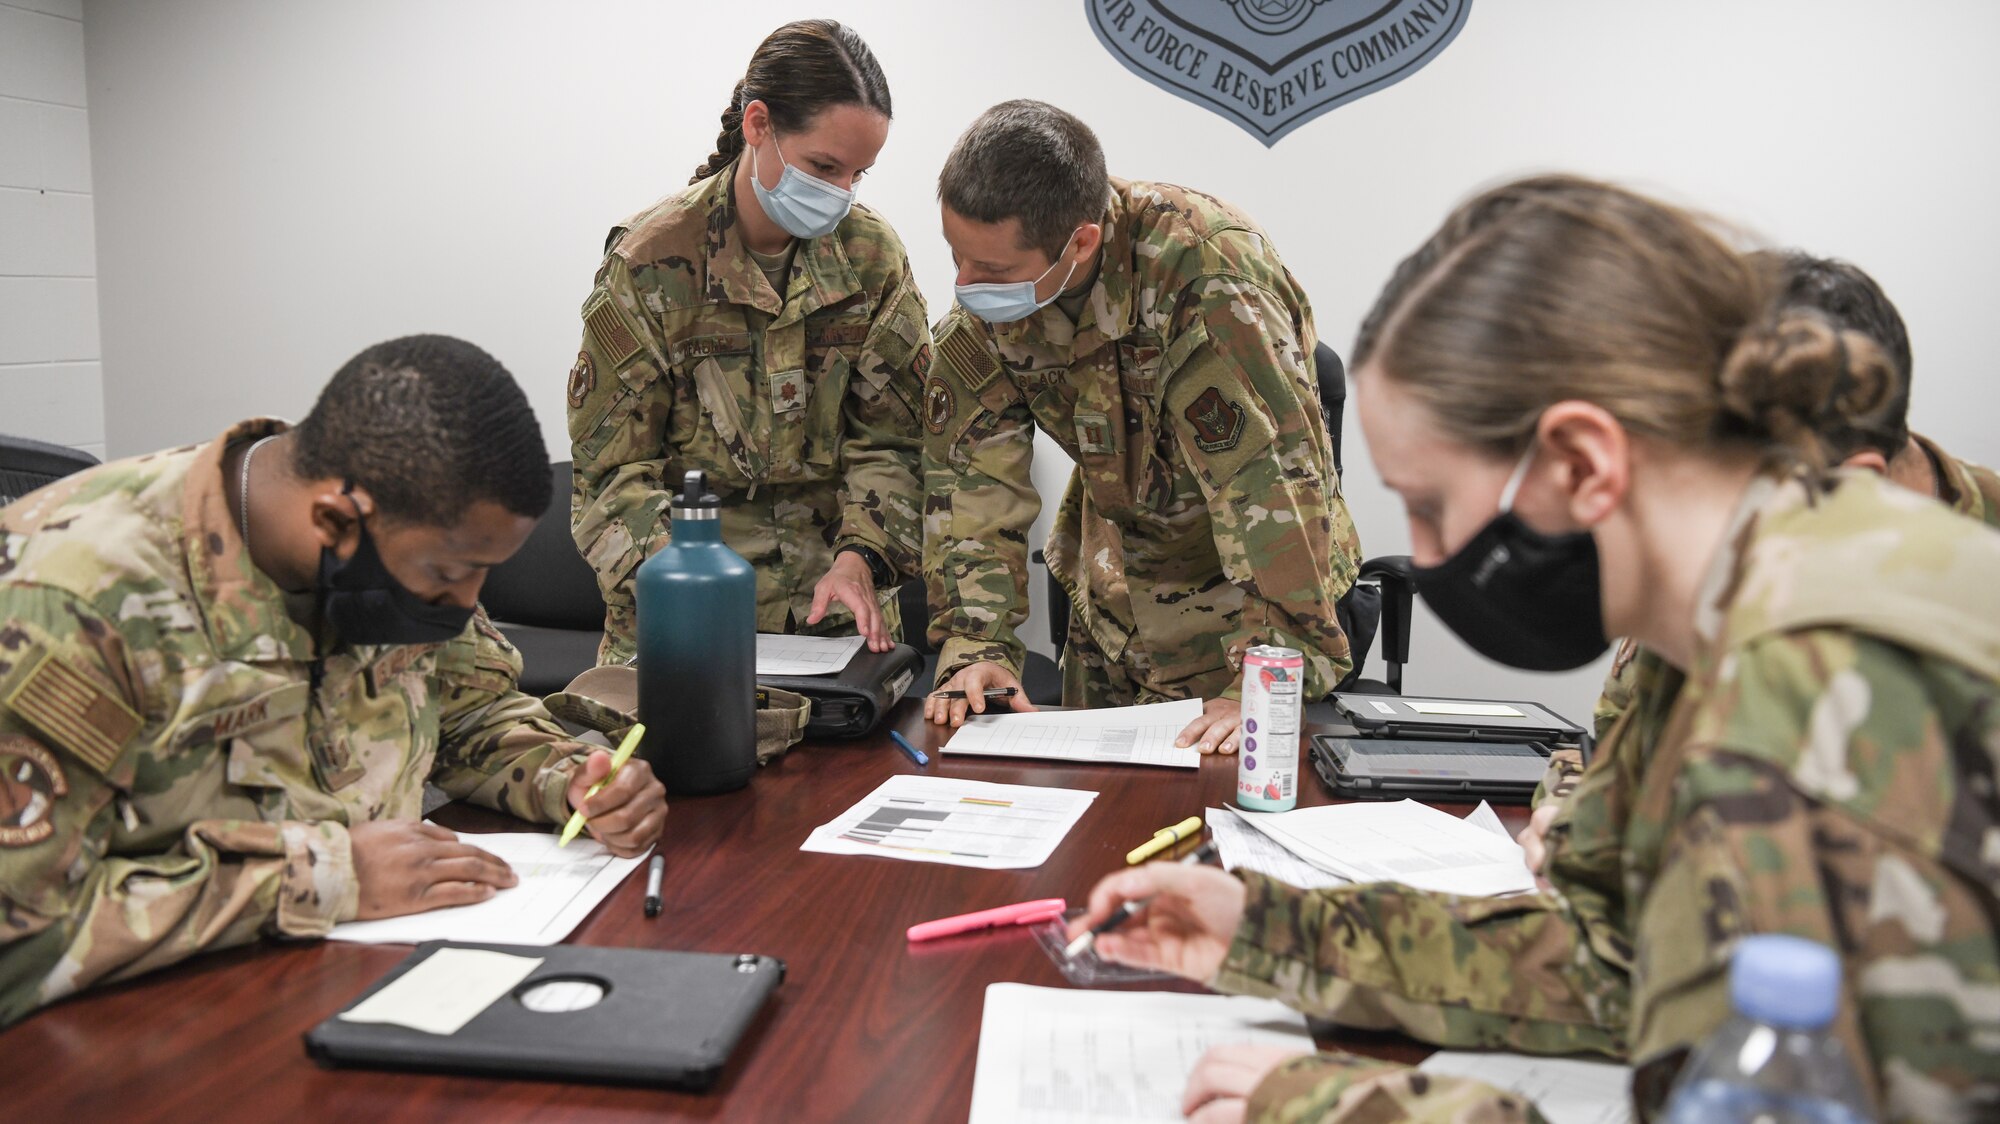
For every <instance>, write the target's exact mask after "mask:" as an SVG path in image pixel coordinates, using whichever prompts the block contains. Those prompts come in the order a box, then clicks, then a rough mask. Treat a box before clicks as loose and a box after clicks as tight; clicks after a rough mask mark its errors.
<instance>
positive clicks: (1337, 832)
mask: <svg viewBox="0 0 2000 1124" xmlns="http://www.w3.org/2000/svg"><path fill="white" fill-rule="evenodd" d="M1242 816H1243V819H1244V820H1246V821H1247V822H1249V823H1250V825H1251V826H1253V827H1255V828H1256V829H1257V830H1259V831H1261V832H1263V833H1264V834H1265V835H1267V836H1269V837H1270V838H1271V839H1273V840H1275V841H1276V842H1278V843H1279V844H1281V845H1283V847H1284V848H1285V850H1287V851H1290V852H1291V853H1292V854H1294V855H1297V856H1298V857H1299V858H1302V859H1304V860H1306V861H1307V862H1309V863H1311V864H1312V865H1313V866H1315V867H1317V868H1319V869H1320V870H1322V871H1325V872H1327V873H1328V874H1337V875H1339V876H1340V877H1342V878H1345V879H1347V880H1349V881H1351V882H1400V883H1402V884H1404V885H1406V886H1411V887H1414V888H1416V889H1419V890H1430V891H1433V892H1435V893H1440V894H1466V895H1471V896H1480V897H1484V896H1492V895H1497V894H1518V893H1525V892H1528V891H1532V890H1533V889H1534V888H1535V876H1534V875H1533V874H1531V873H1529V871H1528V865H1527V861H1526V860H1525V859H1524V858H1523V857H1522V854H1521V848H1520V847H1519V846H1517V845H1516V844H1515V843H1514V842H1513V841H1512V840H1510V839H1508V838H1506V836H1505V835H1504V829H1503V834H1497V835H1496V834H1495V833H1494V832H1493V831H1492V830H1490V829H1488V828H1482V827H1480V826H1478V825H1476V824H1471V823H1467V822H1466V821H1465V820H1461V819H1458V818H1456V817H1454V816H1452V815H1449V814H1448V813H1445V812H1440V811H1438V810H1437V809H1436V808H1432V807H1429V806H1427V805H1424V804H1419V803H1418V802H1416V801H1415V800H1399V801H1396V802H1394V803H1386V804H1335V805H1330V806H1328V807H1323V808H1301V809H1299V810H1297V811H1294V812H1274V813H1261V814H1260V813H1255V812H1250V813H1243V814H1242Z"/></svg>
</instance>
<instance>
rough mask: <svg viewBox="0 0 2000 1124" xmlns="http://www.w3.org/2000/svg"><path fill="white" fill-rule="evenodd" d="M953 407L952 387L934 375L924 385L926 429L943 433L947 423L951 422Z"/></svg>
mask: <svg viewBox="0 0 2000 1124" xmlns="http://www.w3.org/2000/svg"><path fill="white" fill-rule="evenodd" d="M951 406H952V402H951V387H950V386H948V385H946V384H945V381H944V380H943V379H941V378H939V377H937V376H936V375H932V376H931V378H930V381H929V382H927V383H925V384H924V428H925V429H928V430H930V431H931V432H932V433H943V432H944V427H945V425H946V423H948V422H950V421H951Z"/></svg>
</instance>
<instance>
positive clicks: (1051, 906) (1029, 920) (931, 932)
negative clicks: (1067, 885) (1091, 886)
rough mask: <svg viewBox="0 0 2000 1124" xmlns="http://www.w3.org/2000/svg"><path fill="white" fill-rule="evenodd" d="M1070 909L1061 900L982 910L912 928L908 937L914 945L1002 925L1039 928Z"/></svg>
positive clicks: (1055, 899) (1050, 899)
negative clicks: (919, 942)
mask: <svg viewBox="0 0 2000 1124" xmlns="http://www.w3.org/2000/svg"><path fill="white" fill-rule="evenodd" d="M1068 908H1069V903H1068V902H1066V901H1064V900H1063V899H1061V898H1043V899H1041V900H1040V901H1032V902H1022V903H1020V904H1019V905H1003V906H999V907H997V908H994V909H982V910H980V911H979V912H978V913H961V914H959V915H958V916H957V917H942V918H939V919H938V920H936V921H926V922H924V923H923V924H921V925H912V926H910V930H909V932H908V933H907V934H906V935H907V936H908V937H909V938H910V939H911V940H913V941H928V940H934V939H936V938H938V937H949V936H954V935H956V934H958V933H970V932H972V931H973V930H975V929H993V928H998V927H999V926H1002V925H1036V924H1039V923H1041V922H1043V921H1058V920H1061V918H1062V915H1063V911H1064V910H1066V909H1068Z"/></svg>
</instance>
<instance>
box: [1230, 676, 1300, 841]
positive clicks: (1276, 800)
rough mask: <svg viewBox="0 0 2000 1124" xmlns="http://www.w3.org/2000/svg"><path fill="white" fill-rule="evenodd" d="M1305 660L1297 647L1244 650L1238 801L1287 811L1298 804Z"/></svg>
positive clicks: (1254, 808)
mask: <svg viewBox="0 0 2000 1124" xmlns="http://www.w3.org/2000/svg"><path fill="white" fill-rule="evenodd" d="M1305 677H1306V661H1305V657H1304V656H1303V655H1302V654H1300V652H1299V650H1298V649H1297V648H1279V647H1276V646H1274V645H1270V644H1258V645H1256V646H1254V647H1252V648H1250V649H1249V650H1247V651H1245V652H1244V653H1243V734H1242V748H1241V749H1240V750H1238V752H1237V758H1236V803H1237V804H1239V805H1241V806H1243V807H1245V808H1248V809H1250V810H1252V811H1256V812H1287V811H1290V810H1291V809H1292V808H1293V807H1295V806H1297V804H1298V802H1299V724H1300V722H1301V720H1302V718H1303V711H1304V707H1305Z"/></svg>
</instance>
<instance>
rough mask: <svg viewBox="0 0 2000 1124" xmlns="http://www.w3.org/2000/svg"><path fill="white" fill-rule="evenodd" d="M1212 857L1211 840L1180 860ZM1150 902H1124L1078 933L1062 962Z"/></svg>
mask: <svg viewBox="0 0 2000 1124" xmlns="http://www.w3.org/2000/svg"><path fill="white" fill-rule="evenodd" d="M1214 857H1215V840H1213V839H1211V840H1209V841H1208V842H1206V843H1203V844H1202V845H1201V846H1200V847H1199V848H1196V850H1195V852H1194V853H1193V854H1191V855H1189V856H1188V857H1187V858H1184V859H1182V860H1181V865H1182V866H1196V865H1199V864H1201V863H1205V862H1207V861H1208V860H1210V859H1212V858H1214ZM1152 900H1153V895H1151V894H1148V895H1146V896H1145V897H1143V898H1135V899H1133V900H1132V901H1129V902H1126V903H1125V904H1124V905H1121V906H1119V907H1118V908H1117V909H1116V910H1113V911H1112V914H1111V916H1109V917H1107V918H1105V919H1104V920H1102V921H1099V922H1098V923H1097V924H1095V925H1093V926H1091V928H1090V931H1089V932H1086V933H1078V934H1077V937H1076V939H1075V940H1073V941H1071V942H1069V947H1068V948H1065V949H1063V959H1064V960H1074V959H1076V958H1077V957H1078V956H1080V955H1082V954H1083V953H1084V952H1085V951H1087V950H1088V949H1089V948H1090V946H1091V945H1093V944H1095V943H1097V938H1098V937H1100V936H1102V935H1103V934H1105V933H1108V932H1110V931H1111V930H1113V929H1116V928H1117V927H1118V926H1120V925H1123V924H1124V923H1125V922H1127V921H1129V920H1131V919H1132V916H1133V915H1134V914H1136V913H1138V912H1139V911H1140V910H1142V909H1144V908H1146V903H1147V902H1150V901H1152Z"/></svg>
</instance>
